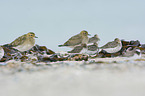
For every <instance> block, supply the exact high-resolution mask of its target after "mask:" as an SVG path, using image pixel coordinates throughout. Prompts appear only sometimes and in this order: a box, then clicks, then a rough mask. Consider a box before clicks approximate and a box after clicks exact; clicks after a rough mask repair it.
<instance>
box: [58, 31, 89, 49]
mask: <svg viewBox="0 0 145 96" xmlns="http://www.w3.org/2000/svg"><path fill="white" fill-rule="evenodd" d="M88 40H89V39H88V32H87V31H85V30H83V31H81V32H80V33H79V34H77V35H75V36H73V37H71V38H70V39H69V40H68V41H66V42H65V43H64V44H63V45H58V46H59V47H62V46H67V47H74V46H76V45H79V44H87V43H88Z"/></svg>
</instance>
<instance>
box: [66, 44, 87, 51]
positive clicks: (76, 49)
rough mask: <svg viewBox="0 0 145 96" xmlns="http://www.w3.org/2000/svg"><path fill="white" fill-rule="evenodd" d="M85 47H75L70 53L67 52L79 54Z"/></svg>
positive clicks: (82, 45)
mask: <svg viewBox="0 0 145 96" xmlns="http://www.w3.org/2000/svg"><path fill="white" fill-rule="evenodd" d="M86 47H87V45H86V44H81V45H79V46H75V47H74V48H73V49H72V50H71V51H68V53H80V52H81V51H82V50H83V48H86Z"/></svg>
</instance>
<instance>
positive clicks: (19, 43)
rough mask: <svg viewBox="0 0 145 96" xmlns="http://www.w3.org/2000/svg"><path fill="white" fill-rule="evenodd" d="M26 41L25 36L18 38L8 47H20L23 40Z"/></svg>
mask: <svg viewBox="0 0 145 96" xmlns="http://www.w3.org/2000/svg"><path fill="white" fill-rule="evenodd" d="M26 39H27V36H26V34H24V35H22V36H20V37H18V38H17V39H15V40H14V41H13V42H12V43H10V44H9V45H10V46H12V47H16V46H18V45H21V44H23V43H24V42H25V40H26Z"/></svg>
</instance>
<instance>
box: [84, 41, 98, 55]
mask: <svg viewBox="0 0 145 96" xmlns="http://www.w3.org/2000/svg"><path fill="white" fill-rule="evenodd" d="M98 51H99V47H98V44H97V43H93V45H88V46H87V52H86V53H87V54H96V53H98Z"/></svg>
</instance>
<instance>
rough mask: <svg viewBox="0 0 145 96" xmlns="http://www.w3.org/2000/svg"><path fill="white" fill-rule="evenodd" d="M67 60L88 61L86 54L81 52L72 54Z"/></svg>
mask: <svg viewBox="0 0 145 96" xmlns="http://www.w3.org/2000/svg"><path fill="white" fill-rule="evenodd" d="M68 60H69V61H83V60H84V61H88V56H87V55H83V54H73V55H71V56H70V57H69V58H68Z"/></svg>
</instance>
